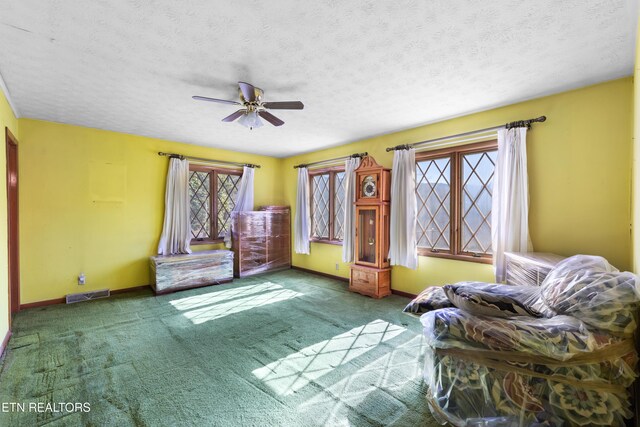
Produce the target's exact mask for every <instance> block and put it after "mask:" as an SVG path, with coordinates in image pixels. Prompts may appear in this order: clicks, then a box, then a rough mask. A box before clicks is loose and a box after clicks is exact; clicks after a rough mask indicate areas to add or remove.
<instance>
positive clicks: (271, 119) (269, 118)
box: [258, 111, 284, 126]
mask: <svg viewBox="0 0 640 427" xmlns="http://www.w3.org/2000/svg"><path fill="white" fill-rule="evenodd" d="M258 114H260V117H262V118H263V119H265V120H266V121H268V122H269V123H271V124H272V125H274V126H282V125H283V124H284V122H283V121H282V120H280V119H279V118H277V117H276V116H274V115H273V114H271V113H270V112H268V111H258Z"/></svg>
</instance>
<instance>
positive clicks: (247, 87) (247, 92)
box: [238, 82, 256, 102]
mask: <svg viewBox="0 0 640 427" xmlns="http://www.w3.org/2000/svg"><path fill="white" fill-rule="evenodd" d="M238 86H240V90H241V91H242V96H244V99H245V101H248V102H253V101H255V100H256V88H255V87H253V85H252V84H251V83H246V82H238Z"/></svg>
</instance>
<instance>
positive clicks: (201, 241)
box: [190, 239, 224, 246]
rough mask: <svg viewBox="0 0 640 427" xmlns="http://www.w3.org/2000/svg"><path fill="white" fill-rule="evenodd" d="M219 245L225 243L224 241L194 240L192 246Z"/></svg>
mask: <svg viewBox="0 0 640 427" xmlns="http://www.w3.org/2000/svg"><path fill="white" fill-rule="evenodd" d="M218 243H224V239H216V240H192V241H191V243H190V246H199V245H217V244H218Z"/></svg>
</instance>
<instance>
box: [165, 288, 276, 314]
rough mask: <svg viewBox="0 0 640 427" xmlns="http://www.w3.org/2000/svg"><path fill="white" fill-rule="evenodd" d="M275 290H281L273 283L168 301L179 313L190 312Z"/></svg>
mask: <svg viewBox="0 0 640 427" xmlns="http://www.w3.org/2000/svg"><path fill="white" fill-rule="evenodd" d="M277 289H283V288H282V286H280V285H276V284H275V283H271V282H265V283H260V284H258V285H250V286H240V287H234V288H231V289H225V290H222V291H215V292H209V293H206V294H201V295H194V296H191V297H186V298H180V299H175V300H173V301H169V302H170V303H171V305H173V306H174V307H175V308H176V309H178V310H180V311H184V310H192V309H194V308H197V307H202V306H204V305H212V304H217V303H219V302H222V301H228V300H232V299H235V298H241V297H246V296H248V295H253V294H257V293H261V292H265V291H274V290H277Z"/></svg>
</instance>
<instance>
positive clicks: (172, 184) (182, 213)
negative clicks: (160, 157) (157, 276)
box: [158, 158, 191, 255]
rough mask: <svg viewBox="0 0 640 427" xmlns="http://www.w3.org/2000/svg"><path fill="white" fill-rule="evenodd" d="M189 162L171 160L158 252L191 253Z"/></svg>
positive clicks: (171, 253) (166, 253)
mask: <svg viewBox="0 0 640 427" xmlns="http://www.w3.org/2000/svg"><path fill="white" fill-rule="evenodd" d="M190 242H191V223H190V219H189V162H188V161H186V160H181V159H176V158H172V159H170V160H169V173H168V175H167V188H166V191H165V196H164V224H163V226H162V235H161V236H160V243H159V244H158V254H160V255H173V254H190V253H191V249H189V244H190Z"/></svg>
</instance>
